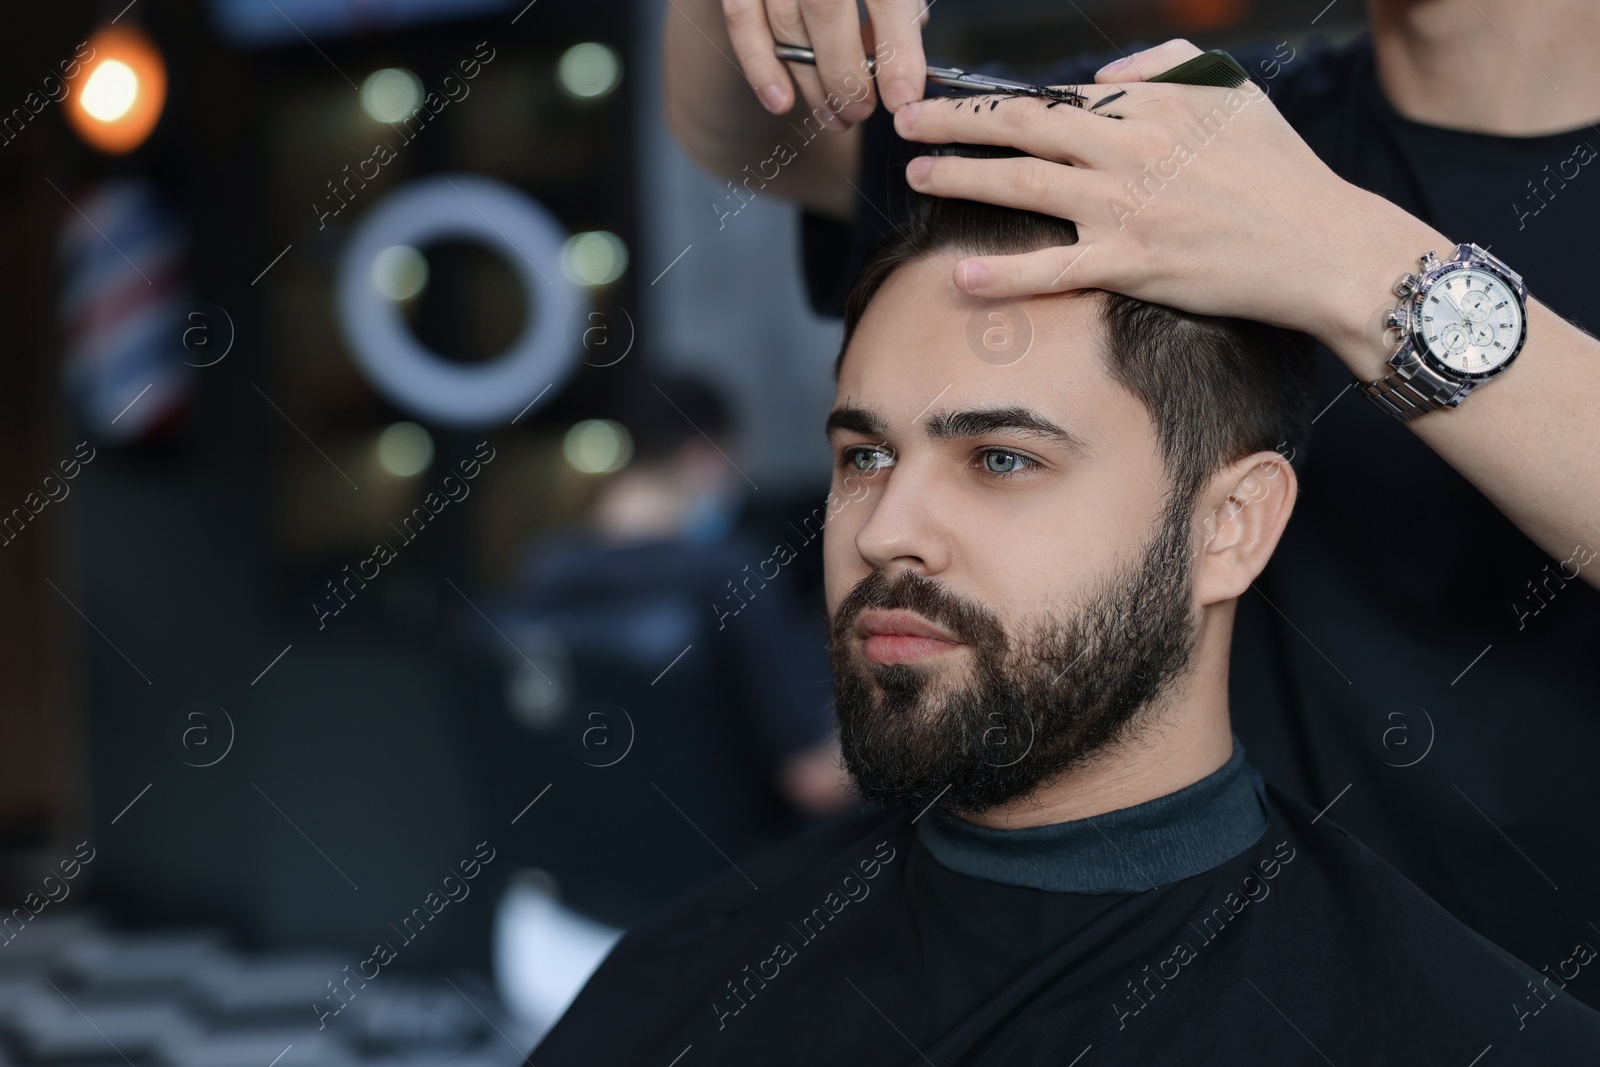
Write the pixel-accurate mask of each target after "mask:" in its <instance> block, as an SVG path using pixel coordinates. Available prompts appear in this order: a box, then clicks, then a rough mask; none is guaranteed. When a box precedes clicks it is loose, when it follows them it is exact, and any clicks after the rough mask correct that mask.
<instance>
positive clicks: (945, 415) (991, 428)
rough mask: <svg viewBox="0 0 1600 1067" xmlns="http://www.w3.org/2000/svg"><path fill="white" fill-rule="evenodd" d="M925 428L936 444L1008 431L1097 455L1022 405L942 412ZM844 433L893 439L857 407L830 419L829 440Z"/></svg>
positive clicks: (1079, 439)
mask: <svg viewBox="0 0 1600 1067" xmlns="http://www.w3.org/2000/svg"><path fill="white" fill-rule="evenodd" d="M923 428H924V429H925V430H926V431H927V434H928V436H929V438H931V439H932V440H935V441H954V440H960V439H962V438H967V437H982V436H983V435H984V434H991V433H998V432H1001V431H1008V432H1011V433H1016V434H1020V435H1022V436H1024V437H1037V438H1041V439H1043V440H1047V441H1054V442H1056V443H1057V444H1060V445H1063V446H1064V447H1066V448H1068V449H1070V450H1071V451H1073V452H1075V453H1077V454H1078V455H1080V456H1088V455H1092V454H1093V453H1094V447H1093V446H1092V445H1090V444H1089V442H1088V441H1086V440H1085V439H1084V438H1082V437H1080V436H1079V435H1078V434H1075V433H1073V432H1072V431H1071V430H1068V429H1066V428H1065V427H1063V426H1059V425H1057V424H1056V423H1054V422H1052V421H1051V420H1049V419H1047V418H1045V417H1044V416H1043V415H1040V414H1039V413H1038V412H1036V411H1030V410H1029V409H1028V408H1025V407H1021V406H1019V405H1010V406H1006V407H993V408H970V409H967V410H964V411H948V410H944V409H940V410H938V411H935V412H933V413H932V414H931V415H929V416H928V417H927V418H926V419H924V420H923ZM844 431H851V432H854V433H859V434H861V435H862V436H863V437H870V438H874V439H876V440H885V439H887V438H888V436H889V426H888V423H887V421H886V420H885V419H884V418H883V417H882V416H881V415H879V414H878V413H877V412H875V411H872V410H870V409H868V408H863V407H857V406H856V405H854V404H844V405H841V406H840V407H837V408H835V409H834V410H833V411H832V413H830V414H829V415H828V423H827V433H828V437H829V438H830V439H831V438H832V437H833V436H834V434H836V433H839V432H844Z"/></svg>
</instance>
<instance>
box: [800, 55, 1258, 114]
mask: <svg viewBox="0 0 1600 1067" xmlns="http://www.w3.org/2000/svg"><path fill="white" fill-rule="evenodd" d="M777 55H778V58H779V59H785V60H788V61H789V62H791V63H808V64H810V65H812V66H816V63H817V56H816V53H815V52H814V51H813V50H812V49H810V48H804V47H801V46H800V45H793V44H780V45H778V46H777ZM866 64H867V73H869V74H872V75H876V74H877V72H878V61H877V60H876V59H875V58H874V57H872V56H867V57H866ZM1249 77H1250V76H1249V75H1248V74H1247V73H1245V69H1244V68H1243V67H1241V66H1240V65H1239V63H1238V61H1237V60H1235V59H1234V58H1233V57H1232V56H1230V55H1229V54H1228V53H1226V52H1224V51H1222V50H1221V49H1220V48H1213V49H1212V50H1211V51H1209V52H1203V53H1201V54H1200V55H1198V56H1195V57H1194V58H1193V59H1189V60H1186V61H1184V62H1182V63H1179V64H1178V65H1177V66H1176V67H1173V68H1172V69H1170V70H1166V71H1163V72H1162V73H1160V74H1157V75H1156V76H1155V77H1153V78H1146V79H1145V80H1146V81H1152V82H1175V83H1180V84H1186V85H1215V86H1218V87H1220V88H1226V89H1231V88H1235V87H1237V86H1240V85H1243V84H1244V83H1245V81H1246V80H1247V79H1248V78H1249ZM928 80H929V81H931V82H934V83H936V84H938V85H943V86H947V87H949V88H952V89H964V90H966V91H968V92H974V93H1007V94H1009V95H1012V96H1034V97H1040V98H1042V99H1045V100H1053V101H1055V102H1056V103H1060V104H1071V105H1072V106H1073V107H1083V106H1084V102H1085V101H1087V100H1088V99H1089V98H1088V97H1086V96H1084V95H1083V94H1082V93H1080V92H1076V91H1074V90H1072V89H1063V88H1060V87H1058V86H1054V85H1032V84H1030V83H1028V82H1019V81H1012V80H1011V79H1009V78H992V77H990V76H988V75H986V74H973V73H971V72H969V71H965V70H962V69H961V68H960V67H929V68H928ZM1124 91H1125V90H1124ZM1122 95H1123V92H1115V93H1113V94H1112V95H1110V96H1107V97H1106V98H1104V99H1103V100H1101V101H1100V102H1099V103H1097V104H1095V105H1093V107H1091V108H1090V110H1093V109H1094V108H1096V107H1099V106H1100V104H1106V103H1110V102H1111V101H1112V100H1114V99H1116V98H1117V97H1119V96H1122Z"/></svg>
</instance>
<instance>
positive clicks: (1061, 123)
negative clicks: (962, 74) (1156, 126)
mask: <svg viewBox="0 0 1600 1067" xmlns="http://www.w3.org/2000/svg"><path fill="white" fill-rule="evenodd" d="M1067 88H1072V87H1070V86H1068V87H1067ZM1091 91H1092V90H1091ZM1122 125H1123V124H1122V123H1120V122H1113V121H1109V120H1107V119H1106V118H1105V117H1104V116H1101V115H1094V114H1090V113H1088V112H1086V111H1083V110H1082V109H1080V108H1076V107H1072V106H1071V105H1069V104H1058V105H1057V106H1055V107H1051V106H1050V105H1049V103H1048V102H1047V101H1044V100H1037V99H1032V98H1027V97H1017V96H1003V95H996V96H978V97H971V96H965V97H957V96H945V97H935V98H934V99H932V100H923V101H921V102H919V103H918V104H917V105H916V106H915V107H903V108H901V109H900V110H899V111H897V112H895V115H894V128H895V132H897V133H899V134H900V136H901V137H902V138H904V139H905V140H907V141H920V142H923V143H926V144H946V143H950V142H955V143H957V144H988V145H1009V146H1010V147H1012V148H1017V149H1020V150H1022V151H1023V152H1026V153H1028V154H1029V155H1030V156H1038V157H1040V158H1041V159H1054V160H1059V161H1061V162H1071V163H1077V164H1087V165H1089V166H1097V165H1099V164H1101V163H1103V162H1105V161H1106V160H1107V159H1108V158H1110V157H1111V155H1112V151H1111V147H1110V146H1111V144H1112V142H1113V141H1114V140H1115V138H1116V137H1117V136H1118V135H1119V134H1121V133H1123V131H1122V130H1121V129H1120V127H1121V126H1122Z"/></svg>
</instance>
